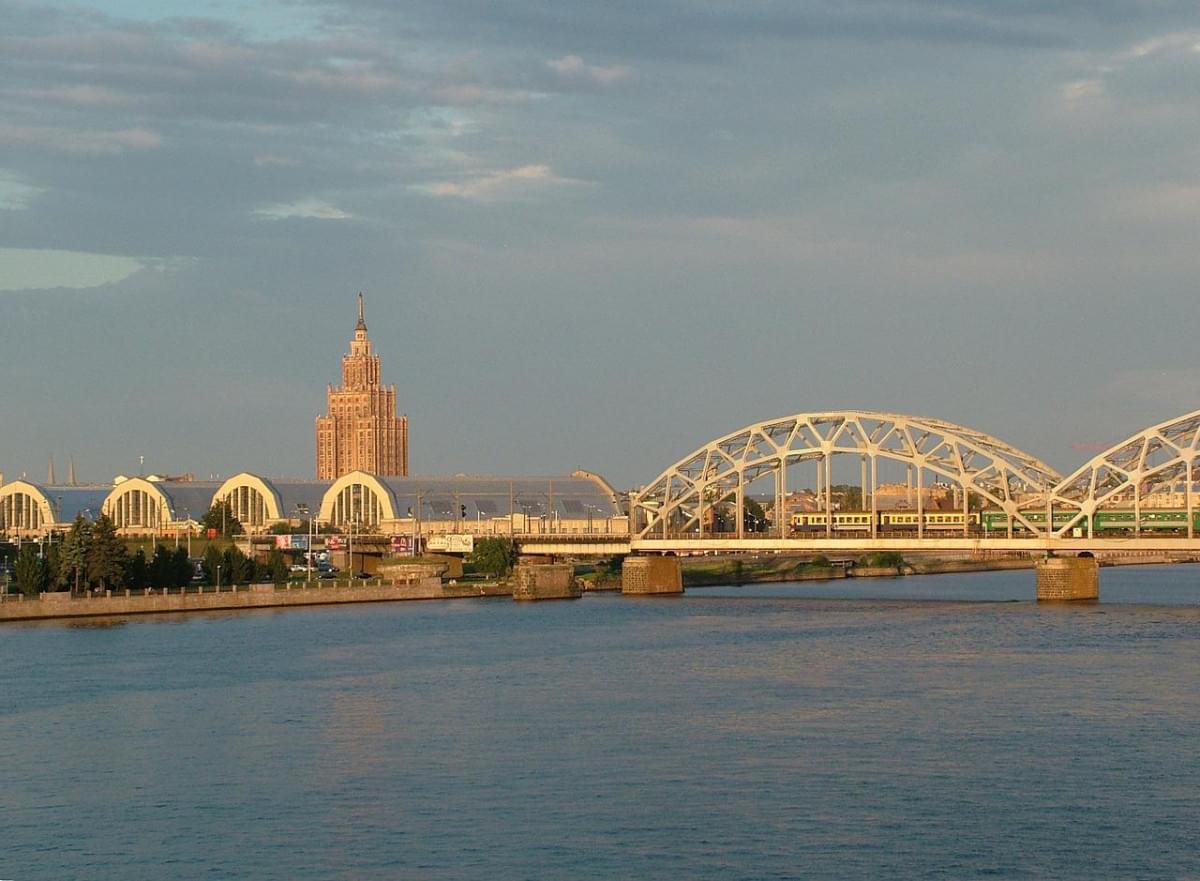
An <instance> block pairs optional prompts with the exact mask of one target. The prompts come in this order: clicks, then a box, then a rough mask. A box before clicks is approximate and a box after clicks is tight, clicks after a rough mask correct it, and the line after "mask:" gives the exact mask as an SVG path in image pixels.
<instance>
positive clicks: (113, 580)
mask: <svg viewBox="0 0 1200 881" xmlns="http://www.w3.org/2000/svg"><path fill="white" fill-rule="evenodd" d="M127 553H128V552H127V551H126V549H125V545H124V544H122V542H121V540H120V539H119V538H117V528H116V527H115V526H114V525H113V522H112V520H111V519H110V518H109V516H108V515H107V514H101V515H100V516H99V517H98V518H96V522H95V523H94V524H92V532H91V541H89V542H88V543H87V553H86V555H85V556H86V559H87V568H88V578H89V580H90V581H92V582H93V583H95V584H96V585H98V586H99V588H100V590H116V589H117V588H119V587H121V586H122V585H123V584H124V578H125V557H126V555H127Z"/></svg>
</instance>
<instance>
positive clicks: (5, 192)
mask: <svg viewBox="0 0 1200 881" xmlns="http://www.w3.org/2000/svg"><path fill="white" fill-rule="evenodd" d="M40 192H41V190H39V189H38V188H37V187H33V186H30V185H29V184H27V183H25V181H24V180H22V179H20V178H18V177H15V176H12V175H7V174H5V173H4V172H0V210H3V211H24V210H25V209H26V208H28V207H29V205H30V203H31V202H32V201H33V199H34V197H35V196H37V194H38V193H40Z"/></svg>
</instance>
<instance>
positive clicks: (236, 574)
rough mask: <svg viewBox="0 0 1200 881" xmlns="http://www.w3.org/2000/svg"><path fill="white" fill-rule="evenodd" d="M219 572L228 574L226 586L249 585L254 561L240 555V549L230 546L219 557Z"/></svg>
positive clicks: (253, 571)
mask: <svg viewBox="0 0 1200 881" xmlns="http://www.w3.org/2000/svg"><path fill="white" fill-rule="evenodd" d="M221 557H222V559H221V571H222V572H228V573H229V576H228V579H227V583H228V584H249V583H250V582H251V581H252V580H253V579H254V575H255V569H256V568H257V567H256V566H255V565H254V561H253V560H251V559H250V558H249V557H247V556H246V555H245V554H243V553H242V551H241V549H240V548H238V547H237V546H235V545H231V546H230V547H227V548H226V549H225V553H224V554H222V555H221Z"/></svg>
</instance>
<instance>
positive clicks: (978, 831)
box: [0, 566, 1200, 881]
mask: <svg viewBox="0 0 1200 881" xmlns="http://www.w3.org/2000/svg"><path fill="white" fill-rule="evenodd" d="M1033 577H1034V576H1033V573H1032V572H1030V571H1017V572H994V573H978V574H969V575H939V576H924V577H909V578H903V579H886V580H880V579H871V580H860V581H837V582H829V583H820V584H819V583H811V582H808V583H801V584H786V585H765V584H764V585H748V586H744V587H719V588H697V589H691V590H689V592H688V593H687V594H686V595H685V596H683V597H675V598H642V599H636V598H624V597H621V596H619V595H613V594H604V595H589V596H586V597H585V598H583V599H582V600H578V601H574V602H554V603H537V604H519V603H513V602H511V601H510V600H503V599H500V600H454V601H435V602H410V603H394V604H380V605H370V606H354V607H324V608H310V609H293V610H285V611H269V612H248V613H234V614H220V615H216V614H214V615H204V616H201V615H193V616H179V617H147V618H139V619H131V620H128V621H125V622H120V621H117V622H105V623H91V624H86V625H75V626H71V625H67V624H64V623H61V622H57V623H53V622H47V623H41V624H24V625H7V626H5V627H4V628H3V629H0V662H2V663H3V671H4V678H3V681H2V683H0V808H2V809H0V878H4V879H13V881H35V879H38V881H40V879H46V881H51V879H52V881H64V879H71V881H94V879H122V881H142V879H145V881H164V879H172V881H174V879H276V878H278V879H296V881H309V879H311V881H317V879H321V881H325V879H380V878H387V879H391V878H413V879H487V881H508V879H514V881H515V879H527V878H554V879H557V878H562V879H617V878H637V879H668V878H669V879H722V881H725V879H760V878H947V879H966V878H982V877H995V878H1020V879H1024V878H1053V879H1076V878H1077V879H1088V881H1092V879H1095V878H1098V877H1122V878H1143V879H1158V878H1162V879H1167V878H1181V877H1193V878H1194V877H1197V876H1200V855H1198V851H1197V848H1196V836H1197V833H1198V832H1200V828H1198V827H1200V684H1198V682H1197V674H1198V673H1200V568H1198V567H1195V566H1174V567H1130V568H1121V569H1104V570H1102V573H1101V595H1102V597H1103V600H1104V601H1103V602H1102V603H1100V604H1096V605H1085V606H1045V605H1043V606H1038V605H1037V604H1036V603H1033V602H1031V601H1030V598H1031V597H1032V595H1033V591H1034V586H1033Z"/></svg>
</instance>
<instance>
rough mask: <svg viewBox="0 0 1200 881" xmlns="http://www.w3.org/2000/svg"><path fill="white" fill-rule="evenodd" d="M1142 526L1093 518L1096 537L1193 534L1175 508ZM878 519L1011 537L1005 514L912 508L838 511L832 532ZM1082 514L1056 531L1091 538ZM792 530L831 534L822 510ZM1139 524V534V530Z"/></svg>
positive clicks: (1107, 514)
mask: <svg viewBox="0 0 1200 881" xmlns="http://www.w3.org/2000/svg"><path fill="white" fill-rule="evenodd" d="M1021 513H1022V515H1023V516H1024V517H1025V519H1026V520H1028V521H1029V522H1030V523H1032V524H1033V525H1034V526H1035V527H1038V528H1044V526H1045V523H1046V512H1045V511H1022V512H1021ZM1140 513H1141V520H1140V523H1138V520H1137V517H1138V512H1135V511H1134V510H1133V509H1132V508H1129V509H1119V508H1112V509H1105V510H1101V511H1097V512H1096V513H1095V514H1094V515H1093V522H1092V532H1093V534H1094V535H1112V536H1117V535H1133V534H1134V532H1135V531H1138V532H1142V533H1151V534H1154V535H1186V534H1187V531H1188V512H1187V511H1177V510H1171V509H1149V508H1148V509H1143V510H1142V511H1141V512H1140ZM872 516H874V517H875V520H876V522H875V531H876V532H877V533H879V532H909V531H915V530H916V529H917V524H918V518H923V520H924V522H923V523H922V531H923V532H927V533H933V534H935V535H936V534H938V533H947V534H958V535H961V534H962V532H963V529H964V527H965V528H966V530H967V532H968V533H970V534H972V535H983V536H988V535H1007V534H1008V515H1007V514H1005V513H1004V512H1003V511H998V510H985V511H971V512H968V513H964V512H962V511H924V512H922V513H921V514H918V513H917V512H916V511H912V510H908V509H899V510H890V511H877V512H875V514H874V515H872V514H871V512H870V511H834V512H833V531H834V532H840V533H848V532H849V533H869V532H871V518H872ZM1078 517H1079V514H1078V513H1077V512H1072V511H1055V512H1054V521H1053V522H1054V528H1055V529H1061V528H1063V527H1064V526H1070V525H1071V524H1072V523H1074V525H1073V526H1072V527H1071V532H1072V534H1073V535H1074V536H1076V537H1082V536H1085V535H1087V534H1088V533H1087V521H1086V520H1079V521H1078V522H1075V521H1076V518H1078ZM790 523H791V529H792V532H793V533H798V534H804V533H809V532H826V531H827V530H828V527H827V524H828V515H827V514H825V512H823V511H816V512H796V513H794V514H792V516H791V519H790ZM1135 523H1137V525H1138V529H1136V530H1135ZM1192 529H1193V534H1197V535H1200V509H1198V510H1195V511H1193V512H1192ZM1026 532H1028V530H1027V529H1026V528H1025V526H1024V525H1023V524H1022V523H1020V522H1018V521H1015V520H1014V521H1013V533H1014V535H1020V534H1024V533H1026Z"/></svg>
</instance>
